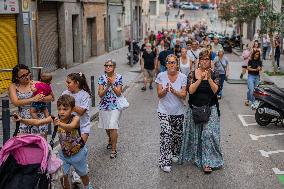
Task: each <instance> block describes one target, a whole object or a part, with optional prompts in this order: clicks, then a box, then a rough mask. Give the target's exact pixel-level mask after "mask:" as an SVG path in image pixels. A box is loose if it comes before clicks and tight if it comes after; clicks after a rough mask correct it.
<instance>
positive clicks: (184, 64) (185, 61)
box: [179, 48, 190, 76]
mask: <svg viewBox="0 0 284 189" xmlns="http://www.w3.org/2000/svg"><path fill="white" fill-rule="evenodd" d="M179 69H180V72H181V73H183V74H185V75H186V76H188V74H189V73H190V59H189V57H188V56H187V49H186V48H182V49H181V57H180V58H179Z"/></svg>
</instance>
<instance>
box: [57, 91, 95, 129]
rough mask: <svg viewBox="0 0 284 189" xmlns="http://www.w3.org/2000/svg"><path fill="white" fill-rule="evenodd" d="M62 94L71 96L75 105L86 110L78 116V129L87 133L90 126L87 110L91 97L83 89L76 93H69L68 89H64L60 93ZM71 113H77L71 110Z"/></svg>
mask: <svg viewBox="0 0 284 189" xmlns="http://www.w3.org/2000/svg"><path fill="white" fill-rule="evenodd" d="M64 94H67V95H70V96H73V97H74V98H75V105H76V106H79V107H80V108H83V109H86V112H85V113H84V114H83V115H82V116H80V130H81V133H82V134H83V133H89V132H90V127H91V123H90V111H89V109H90V103H91V98H90V95H89V93H87V92H86V91H84V90H80V91H79V92H78V93H71V92H70V91H68V90H66V91H64V92H63V93H62V95H64ZM73 114H74V115H78V114H77V113H76V112H73ZM78 116H79V115H78Z"/></svg>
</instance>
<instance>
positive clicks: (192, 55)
mask: <svg viewBox="0 0 284 189" xmlns="http://www.w3.org/2000/svg"><path fill="white" fill-rule="evenodd" d="M199 53H200V50H199V49H197V50H188V51H187V56H188V57H189V58H190V60H191V61H196V60H197V59H199Z"/></svg>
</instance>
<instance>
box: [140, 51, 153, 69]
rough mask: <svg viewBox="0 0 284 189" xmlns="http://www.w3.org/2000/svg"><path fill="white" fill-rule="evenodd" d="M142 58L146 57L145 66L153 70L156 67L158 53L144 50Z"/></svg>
mask: <svg viewBox="0 0 284 189" xmlns="http://www.w3.org/2000/svg"><path fill="white" fill-rule="evenodd" d="M142 58H143V59H144V68H145V69H147V70H153V69H154V68H155V58H156V53H154V52H153V51H152V52H150V53H147V52H146V51H144V52H143V55H142Z"/></svg>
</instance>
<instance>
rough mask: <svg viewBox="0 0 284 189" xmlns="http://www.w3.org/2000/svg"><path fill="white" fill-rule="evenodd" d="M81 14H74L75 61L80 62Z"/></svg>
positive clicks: (73, 41)
mask: <svg viewBox="0 0 284 189" xmlns="http://www.w3.org/2000/svg"><path fill="white" fill-rule="evenodd" d="M78 30H79V15H78V14H76V15H72V43H73V63H78V62H80V41H79V32H78Z"/></svg>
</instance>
